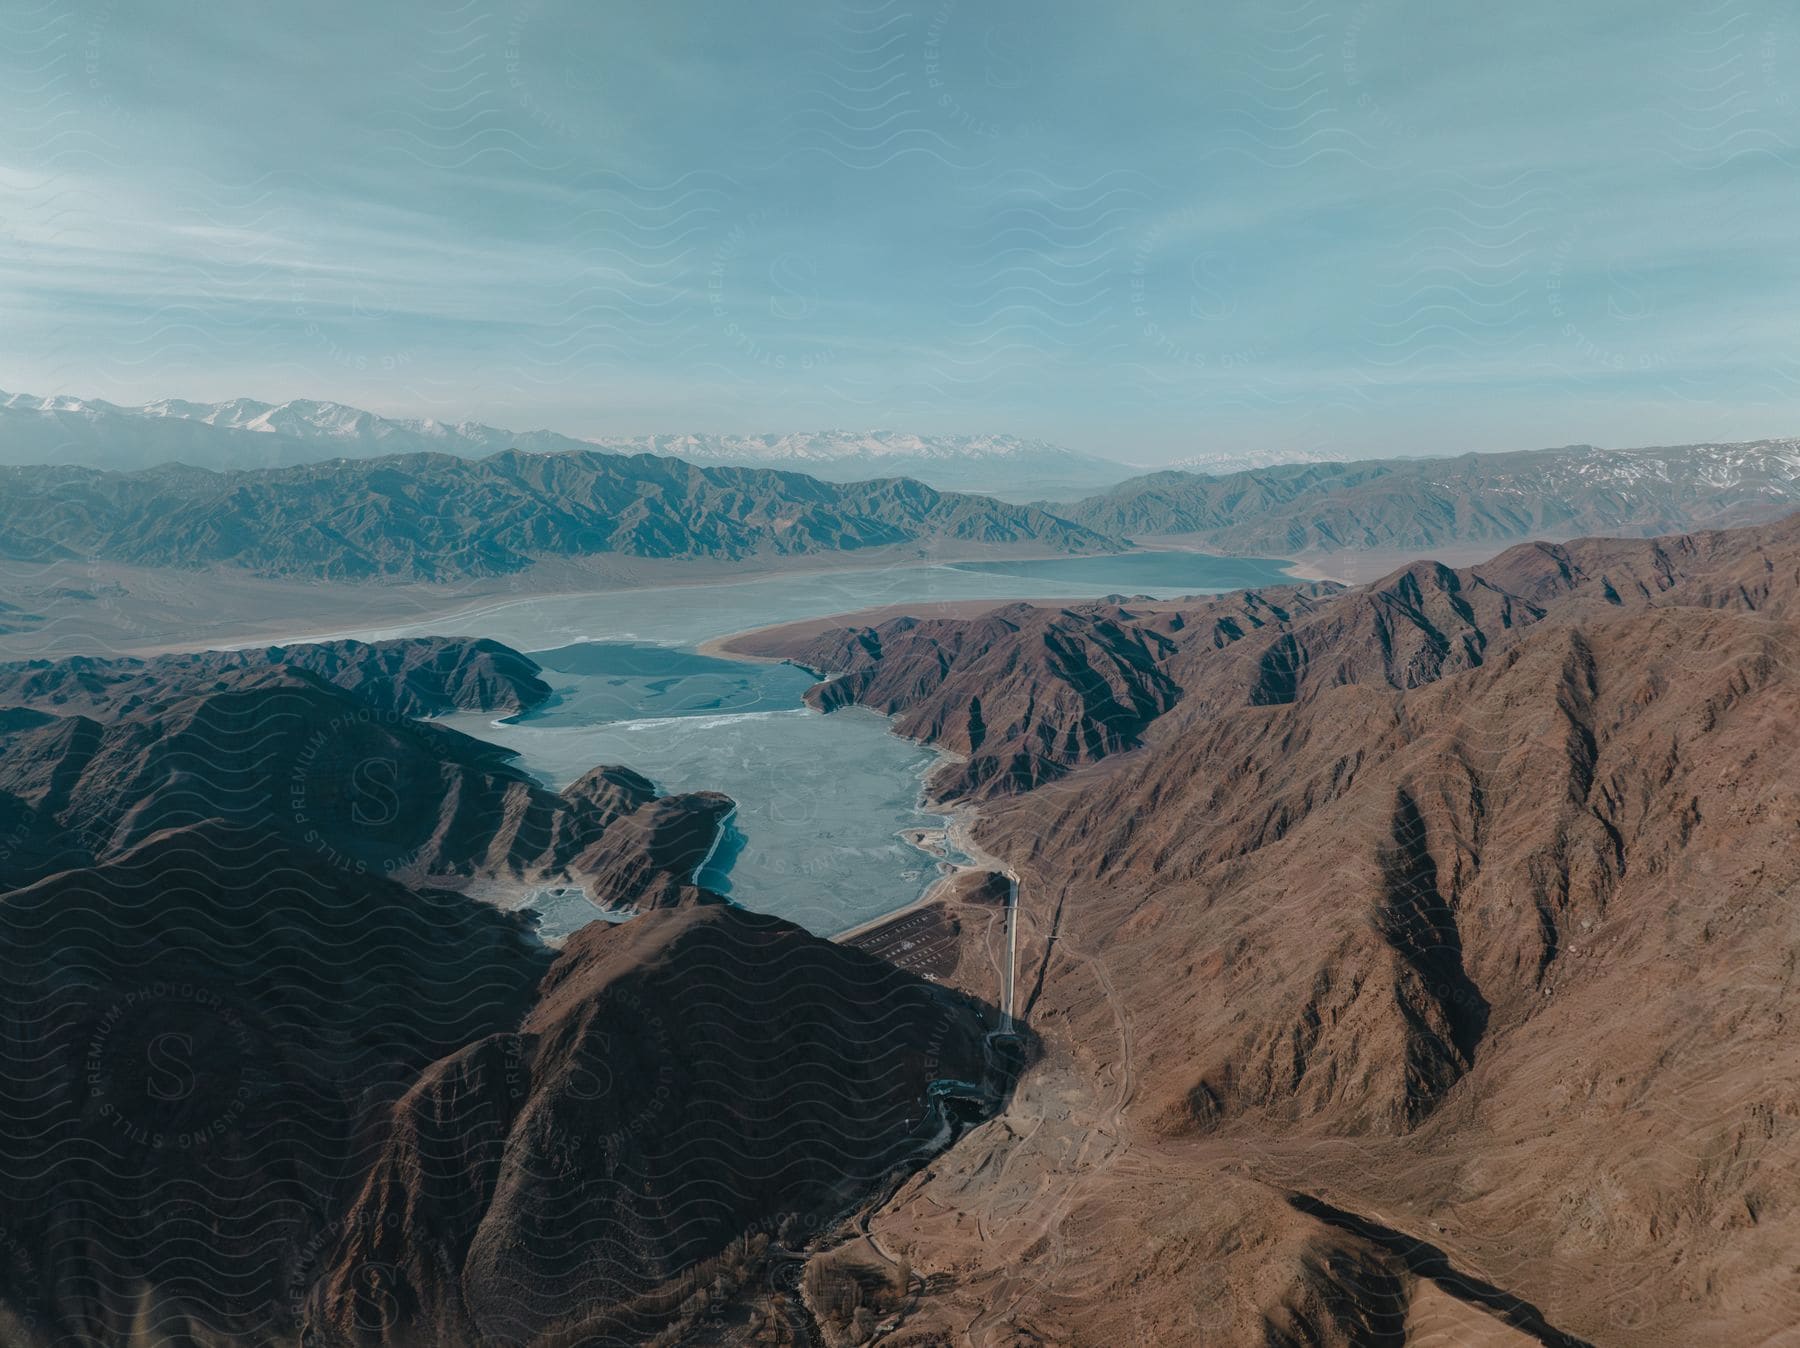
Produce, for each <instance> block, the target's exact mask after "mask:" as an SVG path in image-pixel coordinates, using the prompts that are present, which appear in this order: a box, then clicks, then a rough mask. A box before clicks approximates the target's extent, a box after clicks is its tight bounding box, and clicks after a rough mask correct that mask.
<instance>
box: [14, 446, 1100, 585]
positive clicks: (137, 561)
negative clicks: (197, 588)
mask: <svg viewBox="0 0 1800 1348" xmlns="http://www.w3.org/2000/svg"><path fill="white" fill-rule="evenodd" d="M1019 544H1029V545H1031V546H1033V547H1035V548H1039V549H1048V550H1051V551H1059V552H1092V551H1103V550H1108V549H1113V548H1117V547H1119V546H1122V545H1120V544H1117V543H1115V542H1113V541H1112V540H1109V539H1106V538H1104V537H1102V536H1101V535H1099V534H1096V533H1094V532H1093V531H1092V530H1089V529H1085V528H1082V527H1080V526H1077V525H1072V524H1070V523H1068V522H1067V521H1066V520H1062V519H1058V518H1057V517H1055V516H1054V515H1050V514H1048V513H1046V512H1045V511H1043V510H1040V509H1038V508H1036V507H1034V506H1014V505H1007V504H1004V503H1003V502H1000V501H995V500H992V499H990V498H988V497H984V496H967V495H960V494H957V493H949V492H938V491H934V490H932V489H931V488H930V487H927V486H924V485H923V484H921V483H918V482H914V481H911V480H909V479H905V478H888V479H881V480H878V481H872V482H860V483H852V484H847V485H845V484H834V483H826V482H821V481H819V480H817V479H816V478H811V477H807V476H805V475H803V474H799V473H781V472H775V471H772V470H768V469H751V468H700V467H696V466H694V465H692V464H688V463H683V462H682V461H680V460H678V459H668V458H659V457H657V456H655V455H649V454H639V455H618V454H604V453H600V452H599V451H592V452H577V453H562V454H527V453H523V452H518V451H511V450H509V451H506V452H504V453H500V454H495V455H492V456H490V457H488V458H485V459H479V460H469V459H462V458H456V457H453V456H450V455H444V454H412V455H404V456H399V457H395V458H387V459H373V460H366V461H359V462H355V463H336V464H315V465H309V466H305V467H298V468H281V469H269V470H262V471H255V472H225V473H214V472H208V471H205V470H202V469H195V468H186V467H182V466H180V465H173V466H169V467H164V468H157V469H150V470H146V471H143V472H136V473H108V472H101V471H96V470H91V469H81V468H62V467H54V468H5V469H0V557H6V558H9V559H12V560H15V561H57V560H64V559H69V558H89V559H96V560H104V561H112V562H123V563H129V564H133V565H138V566H153V567H185V568H197V567H206V566H216V565H226V566H233V567H240V568H244V569H247V570H249V571H251V572H254V573H257V574H260V575H269V576H304V577H313V578H319V579H331V580H370V579H387V580H423V581H442V580H451V579H459V578H465V577H471V576H495V575H506V574H509V573H514V572H519V571H523V570H525V569H527V568H529V567H530V566H531V565H532V564H533V563H534V562H536V561H538V560H541V559H545V558H580V557H594V556H618V557H630V558H652V559H696V558H710V559H715V560H727V561H737V560H742V559H744V558H748V557H786V556H794V555H798V554H808V553H821V552H840V551H841V552H851V551H865V550H870V549H877V548H893V547H900V546H903V545H916V546H920V547H924V548H944V547H959V546H960V547H980V546H1005V545H1019Z"/></svg>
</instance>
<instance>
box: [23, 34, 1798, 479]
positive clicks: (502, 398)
mask: <svg viewBox="0 0 1800 1348" xmlns="http://www.w3.org/2000/svg"><path fill="white" fill-rule="evenodd" d="M1797 170H1800V10H1797V9H1796V7H1795V6H1793V5H1792V4H1791V2H1790V0H1725V2H1724V3H1719V4H1709V3H1704V0H1703V2H1702V3H1691V2H1690V3H1682V4H1667V3H1661V2H1660V0H1628V2H1626V0H1581V3H1579V4H1570V3H1568V0H1555V2H1554V3H1548V2H1546V0H1512V3H1508V4H1506V5H1492V6H1470V5H1454V4H1446V3H1443V0H1250V2H1247V3H1244V2H1240V3H1220V4H1196V3H1193V2H1192V0H1187V2H1186V3H1180V4H1177V3H1173V2H1172V0H1132V3H1129V4H1122V5H1116V6H1103V5H1094V4H1092V3H1081V4H1076V3H1070V2H1069V0H980V2H979V3H977V2H976V0H836V2H830V0H821V2H820V3H812V2H811V0H803V2H798V3H797V2H795V0H763V2H762V3H757V4H732V3H724V2H723V0H710V2H709V3H697V2H695V0H658V3H656V4H647V5H625V4H620V3H616V0H615V2H614V3H601V2H599V0H503V2H501V3H476V2H473V0H466V2H464V3H412V2H411V0H383V3H381V4H370V3H368V0H355V2H354V3H340V0H305V3H302V4H293V5H280V6H277V5H251V4H243V3H241V0H231V2H230V3H227V2H225V0H186V2H185V3H180V4H175V5H132V4H128V3H124V2H123V0H47V2H40V0H3V2H0V316H3V318H0V388H4V389H7V390H9V391H15V392H16V391H25V392H31V393H38V394H50V393H66V394H74V395H79V396H95V397H103V398H107V399H110V400H113V401H115V402H124V403H137V402H144V401H149V400H151V399H155V398H159V397H165V396H177V397H185V398H190V399H196V400H203V401H212V400H219V399H225V398H230V397H237V396H249V397H256V398H260V399H264V400H267V401H283V400H286V399H288V398H295V397H311V398H326V399H335V400H338V401H342V402H347V403H353V404H355V405H358V406H363V407H368V408H371V409H373V410H375V411H378V412H381V413H384V414H387V415H400V416H433V417H438V418H441V419H449V420H456V419H461V418H464V417H472V418H475V419H479V420H483V421H488V422H491V423H494V424H498V425H504V426H510V427H514V428H518V429H529V428H536V427H548V428H551V429H555V430H559V431H563V432H566V433H570V434H575V435H626V434H644V433H651V432H664V431H789V430H803V429H815V428H821V427H847V428H857V429H862V428H874V427H884V428H893V429H904V430H914V431H920V432H1012V433H1016V434H1020V435H1028V436H1036V437H1042V438H1045V439H1050V440H1053V441H1057V442H1059V443H1062V444H1066V445H1070V446H1072V447H1075V448H1078V449H1083V450H1087V451H1089V452H1093V453H1098V454H1103V455H1109V456H1112V457H1117V458H1121V459H1126V460H1130V461H1134V462H1139V463H1155V462H1161V461H1167V460H1169V459H1173V458H1177V457H1182V456H1186V455H1191V454H1201V453H1229V452H1238V451H1249V450H1256V451H1266V450H1271V449H1281V450H1306V451H1310V452H1332V453H1340V454H1356V455H1366V454H1383V453H1396V454H1420V453H1455V452H1462V451H1464V450H1472V449H1473V450H1483V449H1504V448H1529V447H1538V446H1543V445H1556V444H1568V443H1577V442H1590V443H1597V444H1607V445H1637V444H1670V443H1682V442H1687V441H1695V440H1703V439H1749V438H1755V437H1759V436H1765V435H1779V434H1800V247H1797V246H1796V238H1797V237H1800V230H1797V229H1796V226H1795V220H1796V218H1797V215H1800V212H1797V210H1796V208H1797V207H1800V173H1797Z"/></svg>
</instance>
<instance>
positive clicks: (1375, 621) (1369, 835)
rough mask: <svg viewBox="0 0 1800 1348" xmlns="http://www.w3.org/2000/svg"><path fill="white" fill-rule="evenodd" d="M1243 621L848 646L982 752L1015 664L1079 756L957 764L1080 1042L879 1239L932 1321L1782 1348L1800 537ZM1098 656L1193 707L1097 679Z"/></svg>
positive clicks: (1027, 621)
mask: <svg viewBox="0 0 1800 1348" xmlns="http://www.w3.org/2000/svg"><path fill="white" fill-rule="evenodd" d="M1267 598H1268V597H1267V596H1264V597H1263V599H1264V601H1265V602H1266V601H1267ZM1234 602H1236V603H1238V604H1239V605H1243V604H1246V603H1248V602H1249V600H1248V599H1247V597H1240V598H1237V599H1236V600H1235V601H1234ZM1220 605H1221V601H1220V600H1206V601H1194V602H1192V603H1188V604H1185V605H1174V606H1162V605H1158V606H1149V605H1137V606H1134V605H1131V604H1125V605H1104V606H1082V607H1080V608H1076V609H1070V610H1067V611H1062V612H1058V613H1054V614H1049V615H1046V616H1043V617H1038V618H1032V617H1029V616H1028V615H1025V614H1022V613H1020V612H1018V611H1016V610H1007V611H1003V612H1002V613H1000V614H996V615H990V616H989V617H988V618H986V619H978V620H974V621H970V622H964V623H960V624H959V623H956V622H943V623H934V624H931V625H930V626H929V631H928V632H927V631H926V629H925V626H924V625H920V626H919V627H918V628H917V629H914V628H904V629H902V630H896V631H892V632H885V633H883V632H877V633H869V632H862V633H854V634H848V635H845V636H840V637H838V638H835V639H827V640H826V641H824V642H820V643H816V644H815V646H814V647H813V648H812V649H811V651H810V656H811V659H812V660H814V661H816V662H817V664H818V665H819V666H821V667H824V668H826V669H827V670H829V669H831V668H832V660H831V659H830V658H827V657H829V656H831V655H832V654H833V653H835V655H836V658H837V659H838V661H839V662H840V663H841V665H842V666H843V667H844V668H848V669H850V670H852V671H853V673H852V678H853V680H854V682H852V683H851V684H848V685H846V686H847V687H849V688H855V689H859V690H861V691H862V692H863V693H864V694H866V695H867V696H868V697H870V698H871V699H872V700H873V701H874V702H875V703H876V704H877V705H882V706H884V707H888V708H891V709H894V710H896V711H897V712H898V713H899V714H900V715H901V716H903V717H913V718H916V719H915V721H914V722H913V724H915V725H918V726H920V727H924V728H933V729H932V733H940V734H943V735H944V736H945V738H946V741H947V742H951V743H956V742H959V741H958V738H957V737H958V736H959V735H966V727H967V725H968V723H969V709H968V705H967V704H968V702H969V701H970V700H971V697H970V693H969V692H960V693H959V690H960V689H961V685H960V682H959V681H960V679H961V678H962V674H963V671H968V670H973V669H976V668H985V669H989V670H994V671H1005V676H1004V679H1000V678H996V679H995V680H994V682H995V683H996V685H999V684H1004V685H1005V686H1007V687H1008V688H1009V689H1010V691H1009V693H1008V695H1007V696H1006V697H1005V698H1004V699H997V698H994V697H992V696H991V695H990V696H988V697H984V698H983V700H982V706H981V718H980V719H981V723H982V725H983V726H984V727H986V730H985V732H984V736H985V739H987V740H993V739H996V738H997V739H999V740H1001V741H1002V742H1009V741H1012V740H1014V739H1016V740H1018V742H1020V743H1022V744H1024V745H1025V746H1026V749H1025V752H1026V753H1028V754H1041V755H1042V756H1043V757H1045V758H1046V759H1047V760H1048V762H1049V763H1050V764H1051V765H1053V766H1054V768H1055V771H1036V770H1030V771H1024V772H1000V773H995V774H993V775H989V776H981V775H979V774H977V775H976V777H975V778H973V779H971V778H970V777H968V776H960V777H959V776H954V775H953V776H952V777H950V778H949V779H948V781H947V782H946V783H945V786H946V788H947V789H948V790H951V791H956V790H973V791H975V792H977V793H978V794H984V795H985V796H986V797H987V798H988V801H987V804H986V805H985V806H984V810H983V814H982V816H981V819H980V821H979V822H978V824H977V826H976V829H975V837H976V840H977V842H978V843H979V844H980V845H981V846H982V847H984V848H985V849H987V850H988V851H990V852H992V853H995V854H997V855H998V856H1000V857H1002V858H1004V859H1005V860H1006V861H1007V863H1008V864H1009V865H1011V866H1012V867H1013V868H1014V870H1015V871H1016V872H1017V875H1018V877H1019V894H1020V905H1021V908H1020V916H1019V924H1020V935H1019V940H1018V947H1019V965H1020V967H1019V972H1018V980H1019V986H1020V990H1021V991H1020V1005H1019V1007H1018V1011H1019V1014H1020V1015H1021V1016H1022V1017H1023V1018H1024V1019H1026V1020H1027V1021H1028V1023H1029V1024H1030V1025H1031V1026H1032V1027H1033V1029H1034V1030H1035V1031H1036V1033H1037V1034H1038V1035H1039V1036H1040V1037H1041V1039H1042V1043H1043V1057H1042V1059H1041V1060H1040V1061H1039V1062H1038V1063H1037V1064H1036V1065H1034V1066H1033V1067H1032V1069H1031V1070H1030V1071H1029V1072H1028V1074H1027V1075H1026V1077H1025V1078H1024V1080H1023V1081H1022V1082H1021V1084H1020V1087H1019V1089H1018V1091H1017V1092H1016V1093H1015V1095H1014V1096H1013V1097H1012V1099H1011V1101H1010V1103H1009V1105H1008V1107H1007V1108H1006V1110H1005V1111H1004V1112H1003V1113H1002V1114H1001V1115H1000V1116H999V1117H997V1118H996V1119H994V1120H993V1121H991V1122H989V1123H987V1124H984V1125H982V1126H981V1127H979V1128H977V1129H976V1130H975V1131H974V1132H972V1133H971V1134H970V1135H968V1136H967V1137H965V1138H964V1139H963V1140H962V1141H961V1142H959V1144H958V1145H957V1147H956V1148H954V1149H953V1150H952V1151H951V1152H950V1153H948V1154H947V1155H946V1156H944V1157H942V1158H940V1159H939V1160H938V1161H937V1162H936V1163H934V1165H933V1166H932V1168H931V1170H930V1172H929V1173H928V1174H925V1175H921V1176H919V1177H916V1178H914V1179H913V1180H912V1181H910V1182H909V1183H908V1184H907V1185H906V1186H905V1187H904V1188H903V1189H902V1190H901V1191H900V1192H899V1193H898V1194H897V1195H896V1196H895V1198H894V1199H893V1200H892V1201H890V1202H888V1203H886V1204H884V1205H882V1206H881V1207H880V1209H879V1210H878V1211H877V1212H875V1213H874V1214H873V1215H872V1217H871V1219H870V1229H871V1231H872V1232H873V1233H874V1234H875V1236H876V1238H877V1239H879V1240H880V1241H881V1242H882V1244H883V1245H884V1247H885V1248H887V1249H889V1250H891V1251H895V1252H896V1253H897V1254H899V1255H904V1256H905V1257H906V1258H908V1259H909V1260H910V1262H911V1266H912V1267H913V1268H914V1269H915V1270H916V1271H917V1272H918V1273H920V1274H922V1275H923V1276H924V1278H925V1284H926V1287H927V1288H929V1289H930V1291H929V1292H928V1294H927V1295H926V1296H925V1297H924V1298H923V1299H922V1302H921V1304H920V1305H919V1306H918V1307H917V1308H916V1309H915V1311H914V1312H913V1313H911V1314H909V1316H908V1317H907V1320H906V1326H905V1328H906V1331H907V1332H909V1333H912V1334H913V1335H915V1336H916V1341H918V1342H921V1343H925V1342H936V1341H940V1340H949V1341H956V1342H963V1341H970V1342H1007V1343H1044V1344H1050V1343H1056V1344H1064V1343H1067V1344H1089V1343H1109V1342H1133V1343H1209V1344H1210V1343H1222V1344H1239V1343H1243V1344H1270V1345H1301V1344H1307V1345H1319V1344H1331V1345H1366V1344H1409V1345H1425V1344H1440V1343H1494V1344H1512V1343H1520V1344H1527V1343H1533V1342H1536V1343H1542V1344H1558V1345H1564V1344H1581V1343H1589V1344H1613V1343H1632V1344H1646V1345H1670V1346H1671V1348H1672V1346H1673V1345H1685V1344H1691V1343H1698V1342H1706V1343H1713V1342H1718V1343H1777V1342H1782V1341H1784V1340H1783V1336H1784V1335H1788V1334H1791V1331H1792V1327H1793V1325H1794V1324H1795V1323H1797V1322H1800V1293H1797V1292H1796V1290H1795V1287H1794V1284H1793V1281H1792V1256H1793V1251H1794V1249H1795V1248H1796V1247H1797V1245H1800V1205H1797V1204H1796V1202H1795V1198H1794V1196H1795V1195H1796V1194H1800V1088H1797V1087H1796V1086H1795V1084H1794V1083H1795V1082H1796V1081H1800V1041H1796V1040H1795V1038H1794V1036H1793V1035H1792V1033H1791V1025H1792V1023H1793V1021H1794V1018H1795V1016H1796V1014H1797V1013H1800V1004H1797V999H1800V984H1796V982H1795V979H1794V975H1793V969H1794V965H1795V961H1796V959H1800V908H1797V907H1796V905H1797V904H1800V888H1797V886H1800V847H1796V844H1795V837H1796V824H1797V823H1800V661H1797V657H1800V520H1796V519H1789V520H1786V521H1783V522H1780V523H1777V524H1773V525H1770V526H1765V527H1762V528H1756V529H1743V530H1733V531H1721V532H1711V533H1701V534H1693V535H1686V536H1679V537H1672V538H1662V539H1654V540H1637V541H1631V540H1597V539H1587V540H1581V541H1578V542H1575V543H1571V544H1568V545H1564V546H1543V545H1528V546H1524V547H1519V548H1514V549H1513V550H1511V551H1509V552H1507V553H1504V554H1502V555H1501V556H1500V557H1498V558H1496V559H1495V560H1494V561H1493V562H1491V563H1488V564H1484V565H1480V566H1476V567H1472V568H1464V569H1461V570H1452V569H1449V568H1445V567H1437V566H1433V565H1430V564H1420V565H1417V566H1413V567H1409V568H1406V569H1405V570H1403V571H1400V572H1397V573H1396V574H1394V575H1392V576H1390V577H1388V578H1386V579H1385V580H1384V581H1382V582H1380V583H1378V584H1375V585H1371V586H1368V587H1365V588H1362V589H1359V590H1352V591H1347V592H1344V593H1342V594H1338V595H1335V596H1318V597H1316V598H1312V599H1310V600H1309V602H1308V603H1306V604H1305V605H1301V604H1300V603H1298V602H1295V601H1294V599H1293V598H1291V597H1288V598H1286V599H1285V600H1284V601H1283V602H1282V603H1281V604H1280V605H1278V607H1280V608H1281V610H1282V613H1283V614H1284V615H1285V616H1282V617H1276V616H1275V615H1274V614H1273V613H1267V614H1266V616H1265V621H1264V622H1263V623H1262V625H1261V626H1259V627H1257V628H1256V629H1255V630H1253V631H1247V632H1243V633H1242V634H1241V635H1238V636H1237V637H1235V638H1234V639H1231V640H1223V641H1222V640H1219V639H1218V635H1217V628H1216V624H1217V621H1218V619H1219V616H1220V614H1219V610H1220ZM1258 611H1259V614H1262V613H1263V610H1262V608H1261V606H1260V605H1259V607H1258ZM1240 625H1241V623H1240ZM1050 633H1054V634H1055V636H1054V638H1053V639H1051V638H1050V637H1049V635H1048V634H1050ZM1097 647H1103V648H1104V649H1106V650H1107V651H1109V652H1120V653H1129V652H1143V653H1145V655H1146V658H1147V659H1149V660H1150V662H1151V663H1152V664H1153V665H1154V670H1155V672H1154V674H1151V673H1150V672H1149V669H1148V666H1145V667H1144V668H1143V669H1141V670H1139V664H1138V662H1137V661H1135V660H1133V661H1129V662H1128V661H1124V660H1123V659H1122V658H1120V657H1118V656H1115V657H1114V659H1113V660H1112V661H1111V662H1110V663H1109V662H1104V661H1101V662H1096V661H1095V660H1094V658H1093V657H1092V656H1091V655H1090V656H1089V657H1088V659H1089V663H1090V664H1097V667H1098V668H1099V669H1100V670H1102V671H1106V672H1107V677H1108V678H1109V679H1110V678H1111V677H1112V675H1113V674H1114V673H1116V672H1117V670H1118V669H1119V668H1120V667H1121V666H1123V665H1127V664H1128V665H1129V666H1130V667H1131V668H1132V669H1134V670H1139V673H1138V674H1137V676H1136V678H1135V680H1134V683H1133V686H1134V687H1142V688H1144V689H1163V688H1164V686H1165V681H1166V684H1167V685H1170V686H1172V689H1173V691H1172V692H1167V693H1163V692H1159V693H1157V695H1156V696H1155V697H1154V698H1151V699H1150V700H1148V701H1145V700H1143V699H1142V698H1121V697H1119V696H1117V695H1116V694H1115V695H1111V696H1107V697H1099V696H1086V697H1082V696H1075V695H1074V691H1073V690H1074V688H1076V687H1078V686H1080V684H1081V679H1080V678H1077V679H1076V680H1075V681H1074V683H1073V684H1072V683H1071V680H1070V674H1069V670H1070V666H1069V664H1068V663H1067V662H1066V661H1065V660H1064V659H1063V658H1062V653H1063V652H1066V651H1068V650H1070V649H1079V650H1083V651H1089V652H1091V651H1093V650H1095V649H1096V648H1097ZM883 666H887V667H886V668H883ZM1096 686H1097V685H1096ZM1109 686H1111V685H1110V683H1109ZM971 691H972V690H971ZM959 703H960V704H961V705H960V706H959ZM1162 704H1166V705H1162ZM1158 706H1161V710H1160V712H1159V714H1154V715H1149V714H1147V713H1146V708H1149V709H1150V710H1154V709H1155V708H1156V707H1158ZM1044 707H1054V708H1056V709H1057V711H1056V717H1057V718H1058V719H1055V720H1053V721H1052V722H1051V723H1050V725H1048V726H1047V727H1042V728H1040V726H1039V717H1040V715H1041V713H1040V711H1039V709H1040V708H1044ZM1070 745H1079V746H1082V748H1081V752H1080V753H1079V754H1075V755H1073V756H1071V755H1070V754H1069V753H1068V752H1067V748H1066V747H1067V746H1070ZM1040 746H1042V747H1040ZM1005 761H1009V762H1010V761H1011V759H1010V757H1008V758H1007V759H1006V760H1005Z"/></svg>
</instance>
